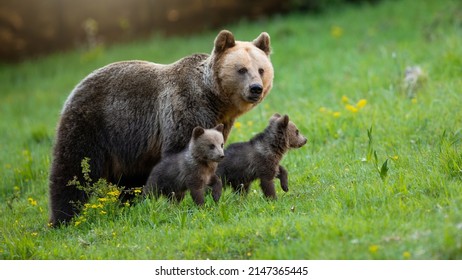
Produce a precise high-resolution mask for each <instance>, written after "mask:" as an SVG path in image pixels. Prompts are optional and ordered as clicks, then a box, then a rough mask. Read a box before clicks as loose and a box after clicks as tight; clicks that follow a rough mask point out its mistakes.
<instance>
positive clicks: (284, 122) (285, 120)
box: [278, 115, 289, 128]
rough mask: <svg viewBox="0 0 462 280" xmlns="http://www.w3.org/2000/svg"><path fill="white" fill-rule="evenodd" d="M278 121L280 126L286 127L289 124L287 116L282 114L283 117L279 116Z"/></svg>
mask: <svg viewBox="0 0 462 280" xmlns="http://www.w3.org/2000/svg"><path fill="white" fill-rule="evenodd" d="M278 123H279V124H280V125H281V127H283V128H286V127H287V126H288V125H289V116H287V115H284V116H283V117H281V118H279V120H278Z"/></svg>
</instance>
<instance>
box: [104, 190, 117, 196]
mask: <svg viewBox="0 0 462 280" xmlns="http://www.w3.org/2000/svg"><path fill="white" fill-rule="evenodd" d="M107 194H108V195H110V196H119V195H120V191H119V190H118V189H115V190H113V191H111V192H108V193H107Z"/></svg>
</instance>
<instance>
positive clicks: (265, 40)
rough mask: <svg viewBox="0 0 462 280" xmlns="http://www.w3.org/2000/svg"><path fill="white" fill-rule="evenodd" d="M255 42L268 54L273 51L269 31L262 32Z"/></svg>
mask: <svg viewBox="0 0 462 280" xmlns="http://www.w3.org/2000/svg"><path fill="white" fill-rule="evenodd" d="M253 44H254V45H255V46H256V47H257V48H259V49H260V50H262V51H263V52H265V54H266V55H269V54H270V53H271V47H270V36H269V34H268V33H266V32H262V33H261V34H260V36H258V37H257V39H255V40H253Z"/></svg>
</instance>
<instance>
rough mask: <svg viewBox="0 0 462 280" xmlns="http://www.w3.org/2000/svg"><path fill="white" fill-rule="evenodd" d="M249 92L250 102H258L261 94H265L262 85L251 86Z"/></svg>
mask: <svg viewBox="0 0 462 280" xmlns="http://www.w3.org/2000/svg"><path fill="white" fill-rule="evenodd" d="M249 91H250V95H249V100H251V101H258V100H260V97H261V94H262V92H263V86H262V85H260V84H251V85H250V87H249Z"/></svg>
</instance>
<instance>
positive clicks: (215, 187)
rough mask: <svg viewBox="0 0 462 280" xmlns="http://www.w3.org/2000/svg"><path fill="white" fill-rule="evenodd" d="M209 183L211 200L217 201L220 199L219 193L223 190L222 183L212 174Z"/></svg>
mask: <svg viewBox="0 0 462 280" xmlns="http://www.w3.org/2000/svg"><path fill="white" fill-rule="evenodd" d="M209 185H210V186H211V187H212V197H213V201H215V202H218V200H220V197H221V193H222V190H223V183H222V182H221V180H220V178H219V177H218V176H217V175H215V174H214V175H213V176H212V178H211V179H210V183H209Z"/></svg>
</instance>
